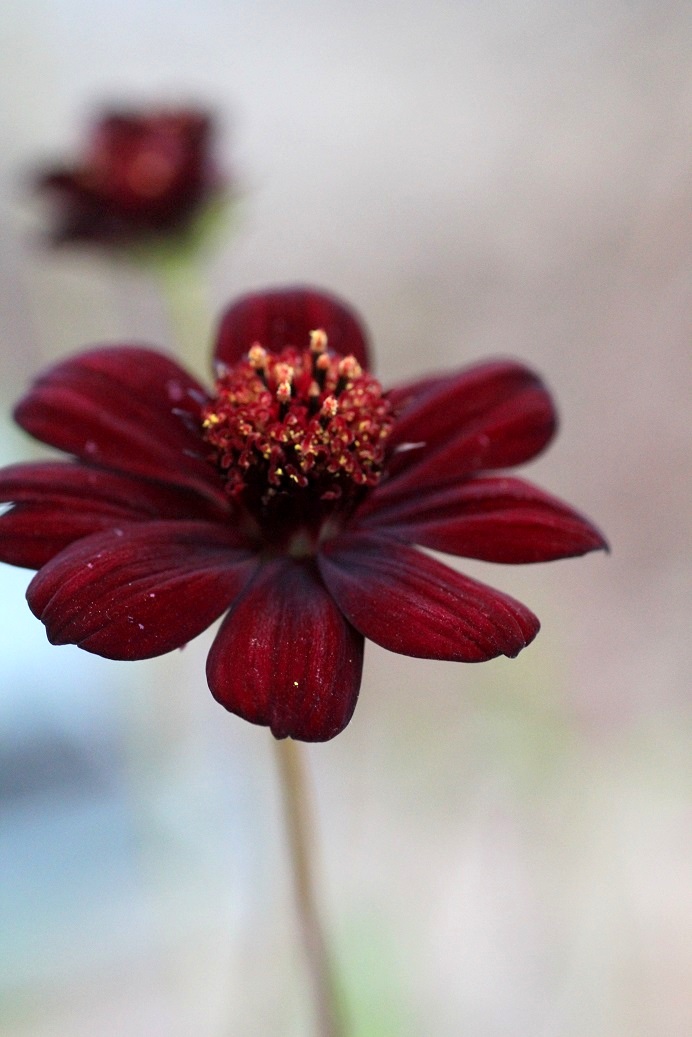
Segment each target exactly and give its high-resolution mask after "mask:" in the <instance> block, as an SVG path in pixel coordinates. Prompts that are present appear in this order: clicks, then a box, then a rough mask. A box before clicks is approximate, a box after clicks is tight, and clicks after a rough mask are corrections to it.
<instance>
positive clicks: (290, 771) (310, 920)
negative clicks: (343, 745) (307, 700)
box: [275, 738, 346, 1037]
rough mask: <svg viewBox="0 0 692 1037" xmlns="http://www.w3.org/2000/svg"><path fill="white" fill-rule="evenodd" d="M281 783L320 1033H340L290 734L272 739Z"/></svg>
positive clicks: (307, 817) (299, 762)
mask: <svg viewBox="0 0 692 1037" xmlns="http://www.w3.org/2000/svg"><path fill="white" fill-rule="evenodd" d="M275 745H276V755H277V761H278V764H279V770H280V777H281V784H282V787H283V798H284V808H285V813H286V828H287V832H288V841H289V851H290V857H291V868H292V871H293V881H294V886H295V896H296V906H297V910H298V919H299V923H300V928H301V930H302V937H303V943H304V945H305V954H306V960H307V967H308V971H309V973H310V979H311V982H312V990H313V997H314V1003H315V1015H316V1018H317V1026H318V1030H317V1032H318V1034H319V1037H345V1034H346V1029H345V1026H344V1019H343V1013H342V1010H341V1003H340V997H339V992H338V989H337V985H336V981H335V976H334V971H333V968H332V962H331V959H330V954H329V948H328V946H327V941H326V938H325V934H324V929H323V928H322V924H321V921H320V916H319V911H318V908H317V897H316V890H315V854H314V844H313V828H312V818H311V809H310V807H311V804H310V802H309V796H308V789H307V781H306V778H307V774H306V768H305V763H304V760H303V758H302V755H301V746H300V744H299V743H298V742H294V741H293V740H292V739H290V738H284V739H281V740H280V741H276V742H275Z"/></svg>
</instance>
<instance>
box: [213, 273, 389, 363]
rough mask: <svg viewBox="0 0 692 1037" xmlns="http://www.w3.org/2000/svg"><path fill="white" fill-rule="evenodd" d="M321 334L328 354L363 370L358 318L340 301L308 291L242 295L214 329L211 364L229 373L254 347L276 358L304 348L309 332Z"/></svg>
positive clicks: (364, 357)
mask: <svg viewBox="0 0 692 1037" xmlns="http://www.w3.org/2000/svg"><path fill="white" fill-rule="evenodd" d="M317 328H322V329H323V330H324V331H325V332H326V334H327V339H328V341H329V348H330V349H331V350H333V352H335V353H340V354H341V355H342V356H348V355H349V354H352V355H353V356H354V357H355V358H356V360H357V361H358V362H359V363H360V364H361V366H362V367H366V368H367V367H368V366H369V363H368V345H367V339H366V335H365V331H364V330H363V325H362V322H361V320H360V318H359V317H357V316H356V314H355V313H354V312H353V310H351V309H350V308H349V307H348V306H347V305H346V304H345V303H343V302H341V300H340V299H336V298H335V297H334V296H333V295H327V294H325V293H324V292H317V291H314V290H313V289H308V288H280V289H277V290H275V291H272V292H258V293H257V294H256V295H245V296H243V298H242V299H240V300H239V301H238V302H236V303H234V304H233V305H232V306H231V307H230V309H228V310H227V311H226V313H225V314H224V316H223V319H222V321H221V326H220V328H219V334H218V339H217V342H216V352H215V357H214V358H215V360H216V361H217V362H219V363H222V364H227V365H228V366H229V367H230V366H232V365H233V364H236V363H237V362H238V361H239V360H240V359H242V357H244V356H245V354H246V353H247V351H248V349H249V348H250V346H252V345H254V343H255V342H259V343H260V345H262V346H264V348H265V349H268V350H270V351H271V352H275V353H278V352H280V351H281V350H282V349H283V348H284V347H285V346H296V347H298V348H299V349H300V348H305V347H307V345H308V343H309V340H310V332H311V331H315V330H316V329H317Z"/></svg>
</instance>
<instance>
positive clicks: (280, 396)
mask: <svg viewBox="0 0 692 1037" xmlns="http://www.w3.org/2000/svg"><path fill="white" fill-rule="evenodd" d="M276 398H277V400H278V401H279V403H290V400H291V383H290V382H279V384H278V385H277V387H276Z"/></svg>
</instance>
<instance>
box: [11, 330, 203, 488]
mask: <svg viewBox="0 0 692 1037" xmlns="http://www.w3.org/2000/svg"><path fill="white" fill-rule="evenodd" d="M206 398H207V397H206V394H205V392H204V390H203V389H202V387H201V386H200V385H199V383H198V382H196V381H195V379H194V378H192V377H191V376H190V375H189V374H187V372H186V371H184V370H183V369H182V368H181V367H179V366H178V365H177V364H176V363H175V362H174V361H173V360H171V359H169V358H168V357H166V356H163V355H162V354H161V353H157V352H155V351H154V350H151V349H144V348H139V347H135V346H129V347H128V346H115V347H111V348H104V349H95V350H91V351H89V352H87V353H81V354H79V355H78V356H76V357H72V358H70V359H69V360H64V361H63V362H62V363H59V364H56V365H55V367H52V368H49V370H48V371H46V372H44V373H43V374H42V375H40V376H39V378H38V380H37V382H36V384H35V385H34V386H33V387H32V388H31V389H30V390H29V392H28V393H27V395H26V396H25V397H24V399H23V400H21V401H20V403H19V404H18V406H17V408H16V411H15V418H16V420H17V421H18V423H19V424H20V425H21V426H22V428H24V429H26V431H27V432H29V433H30V434H31V435H32V436H35V437H36V438H37V439H40V440H43V442H44V443H48V444H49V445H50V446H54V447H57V448H58V449H59V450H64V451H66V452H67V453H70V454H74V455H76V456H77V457H79V458H81V459H83V460H85V461H87V462H89V463H91V464H95V465H98V466H100V467H106V468H115V469H116V470H119V471H126V472H129V473H131V474H132V475H140V476H145V477H149V478H153V479H158V480H160V481H162V482H167V483H172V484H173V485H176V486H188V487H191V488H193V489H196V490H198V491H199V492H200V493H202V494H204V495H206V496H216V497H217V498H218V499H219V500H222V499H223V491H222V488H221V485H220V481H219V480H217V478H216V473H215V470H214V469H213V468H212V466H211V465H210V464H209V462H208V461H207V459H206V451H205V447H204V442H203V440H202V438H201V435H200V431H199V428H200V424H199V423H200V409H201V407H200V401H204V400H206Z"/></svg>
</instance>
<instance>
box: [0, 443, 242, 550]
mask: <svg viewBox="0 0 692 1037" xmlns="http://www.w3.org/2000/svg"><path fill="white" fill-rule="evenodd" d="M0 502H13V506H12V507H11V508H10V509H9V511H7V512H5V513H4V514H0V561H3V562H8V563H9V564H11V565H21V566H25V567H26V568H28V569H40V568H41V566H42V565H45V563H46V562H47V561H49V560H50V559H51V558H53V557H54V555H56V554H58V552H60V551H62V550H63V549H64V548H65V547H67V546H68V544H71V543H72V542H73V541H74V540H78V539H79V538H80V537H84V536H89V535H90V534H91V533H95V532H97V531H98V530H101V529H110V528H112V527H113V526H117V525H122V524H123V523H127V522H136V521H144V520H147V519H152V518H161V519H172V518H179V519H207V520H211V521H214V520H216V521H223V520H224V519H227V518H229V514H230V513H229V509H228V508H224V509H222V508H221V507H218V506H216V505H214V504H213V503H212V502H211V501H209V500H208V499H205V498H203V497H201V496H199V494H197V493H194V492H193V491H191V490H181V489H177V488H176V487H173V486H165V485H164V484H162V483H155V482H150V481H148V480H144V479H136V478H132V477H130V476H127V475H123V474H120V473H117V472H110V471H107V470H105V469H102V468H92V467H90V466H88V465H82V464H79V463H71V462H62V461H45V462H38V463H35V464H17V465H10V466H8V467H7V468H2V469H0Z"/></svg>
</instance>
